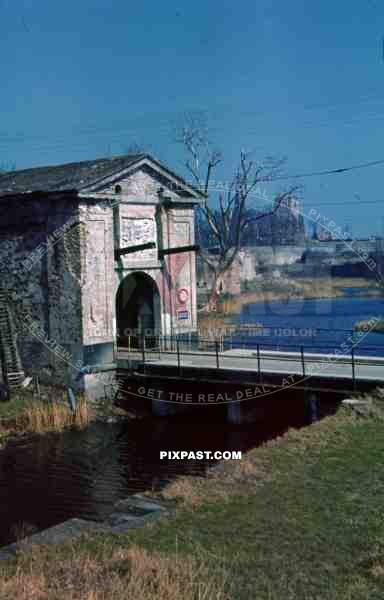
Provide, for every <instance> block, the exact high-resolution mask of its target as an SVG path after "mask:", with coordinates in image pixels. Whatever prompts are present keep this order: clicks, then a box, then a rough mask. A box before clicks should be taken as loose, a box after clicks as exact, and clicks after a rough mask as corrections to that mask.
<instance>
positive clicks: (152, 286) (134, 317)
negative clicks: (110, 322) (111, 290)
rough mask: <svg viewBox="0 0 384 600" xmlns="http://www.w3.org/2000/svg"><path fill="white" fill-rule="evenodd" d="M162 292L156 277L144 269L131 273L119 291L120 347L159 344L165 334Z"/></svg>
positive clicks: (118, 327)
mask: <svg viewBox="0 0 384 600" xmlns="http://www.w3.org/2000/svg"><path fill="white" fill-rule="evenodd" d="M161 333H162V330H161V312H160V295H159V291H158V289H157V286H156V283H155V282H154V281H153V279H152V277H150V276H149V275H147V274H146V273H143V272H142V271H135V272H133V273H131V274H129V275H127V276H126V277H125V278H124V279H123V281H122V282H121V283H120V285H119V288H118V290H117V294H116V338H117V345H118V346H119V347H129V348H141V347H142V345H143V344H144V343H145V346H146V347H150V346H153V345H155V343H156V340H157V338H158V336H159V335H161Z"/></svg>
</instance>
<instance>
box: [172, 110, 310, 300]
mask: <svg viewBox="0 0 384 600" xmlns="http://www.w3.org/2000/svg"><path fill="white" fill-rule="evenodd" d="M178 141H179V142H180V143H182V145H183V146H184V149H185V151H186V160H185V166H186V168H187V169H188V171H189V173H190V174H191V176H192V178H193V181H194V183H195V184H196V185H197V186H198V187H199V188H200V190H202V191H203V192H204V195H205V196H204V200H203V201H202V203H201V205H200V210H201V213H202V215H203V218H204V219H205V221H206V223H207V225H208V227H209V231H210V234H211V238H212V239H213V240H214V245H215V247H216V249H217V254H215V256H213V255H212V253H210V252H209V250H208V249H206V248H202V250H201V257H202V259H203V261H204V262H205V263H206V264H207V265H208V267H209V269H210V270H211V272H212V274H213V276H212V283H211V284H210V289H209V291H208V302H207V305H206V307H205V309H206V310H208V311H209V310H216V308H217V302H218V297H219V295H220V291H219V287H221V285H222V283H221V282H222V278H223V276H224V275H225V274H226V273H227V272H228V271H229V269H230V268H231V266H232V264H233V262H234V261H235V259H236V257H237V255H238V253H239V250H240V246H241V242H242V234H243V233H244V232H245V230H246V228H247V227H249V225H250V224H251V223H254V222H255V221H258V220H259V219H264V218H266V217H268V216H272V215H274V214H275V213H276V211H277V210H278V209H279V207H280V206H281V205H282V204H283V202H284V201H285V200H287V199H289V198H290V197H291V196H293V195H294V194H295V193H296V192H297V191H298V189H299V188H298V186H289V187H287V188H286V189H285V190H283V191H282V192H280V193H279V194H277V195H276V197H275V198H274V200H273V201H272V202H273V205H272V208H271V210H265V211H264V212H260V213H256V211H255V210H251V208H250V205H249V203H250V200H251V198H252V197H254V196H256V197H257V194H258V193H260V192H258V186H259V184H262V183H268V182H271V181H273V180H274V179H275V178H276V177H278V176H279V175H280V174H281V171H282V167H283V165H284V163H285V160H284V159H283V160H282V159H280V160H279V159H273V158H271V157H267V158H265V159H264V160H263V161H261V162H258V161H255V160H253V159H252V158H251V156H250V155H249V154H248V153H247V152H245V151H244V150H241V151H240V155H239V162H238V166H237V168H236V170H235V173H234V175H233V177H232V180H231V181H230V183H229V184H226V186H225V187H226V189H225V191H224V192H221V193H220V194H219V199H218V200H219V201H218V207H215V206H214V205H213V204H212V202H211V201H210V198H209V190H210V184H211V181H212V178H213V174H214V172H215V170H216V168H217V167H218V166H219V165H220V164H221V163H222V160H223V157H222V154H221V152H219V151H218V150H216V149H213V148H212V147H211V145H210V143H209V141H208V135H207V130H206V127H205V122H204V118H203V117H202V116H201V115H199V114H198V115H193V114H192V115H191V114H189V115H186V116H185V117H184V122H183V125H182V127H181V131H180V132H179V136H178Z"/></svg>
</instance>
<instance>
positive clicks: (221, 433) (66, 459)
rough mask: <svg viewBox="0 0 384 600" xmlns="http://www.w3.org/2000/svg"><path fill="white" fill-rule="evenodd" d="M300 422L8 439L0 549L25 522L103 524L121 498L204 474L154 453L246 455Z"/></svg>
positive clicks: (199, 422) (116, 428) (186, 422)
mask: <svg viewBox="0 0 384 600" xmlns="http://www.w3.org/2000/svg"><path fill="white" fill-rule="evenodd" d="M302 424H303V422H302V418H301V417H297V415H296V417H295V416H294V415H291V417H289V418H288V419H287V417H286V416H284V418H282V419H279V421H278V422H276V420H274V421H273V424H272V423H271V424H267V423H264V424H263V425H262V427H261V426H260V425H259V426H257V425H256V424H252V425H244V426H233V425H232V426H231V425H228V424H225V423H222V422H221V423H215V422H212V420H211V419H210V420H209V421H208V420H205V417H204V415H203V414H202V415H201V416H200V418H195V417H193V418H192V419H191V418H188V419H186V418H185V417H184V418H183V419H173V420H165V419H152V418H149V419H144V420H142V421H130V422H123V423H117V424H116V423H115V424H106V423H96V424H93V425H92V426H91V427H89V429H88V430H87V431H84V432H74V431H71V432H66V433H64V434H49V435H45V436H31V437H25V438H22V439H18V440H14V441H12V442H11V443H9V445H8V446H7V447H6V448H5V449H4V450H2V451H1V452H0V545H4V544H7V543H9V542H11V541H13V540H14V539H15V529H17V527H18V526H20V524H21V523H27V524H28V526H33V527H34V528H35V529H36V530H41V529H44V528H45V527H49V526H51V525H54V524H57V523H60V522H62V521H64V520H66V519H69V518H72V517H82V518H85V519H92V520H99V519H103V518H104V517H105V516H106V515H107V514H108V513H109V512H110V511H111V508H112V505H113V504H114V503H115V502H116V501H117V500H119V499H121V498H123V497H126V496H127V495H128V494H132V493H136V492H141V491H144V490H151V489H159V488H161V487H162V486H164V485H165V484H166V483H167V482H169V481H170V480H172V479H173V478H175V477H176V476H177V475H180V474H187V473H188V474H194V475H202V476H203V475H204V473H205V472H206V469H207V467H208V465H209V461H204V462H203V461H186V460H185V461H181V460H174V461H168V460H160V458H159V456H160V450H221V451H223V450H243V451H245V450H247V449H249V448H251V447H254V446H257V445H259V444H260V443H262V442H264V441H266V440H268V439H271V438H273V437H274V436H276V435H279V434H281V433H283V432H284V430H286V429H287V427H288V426H289V425H292V426H300V425H302Z"/></svg>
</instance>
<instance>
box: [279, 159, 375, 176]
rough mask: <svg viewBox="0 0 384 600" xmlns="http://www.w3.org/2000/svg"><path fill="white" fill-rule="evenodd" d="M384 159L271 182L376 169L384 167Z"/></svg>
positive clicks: (301, 174)
mask: <svg viewBox="0 0 384 600" xmlns="http://www.w3.org/2000/svg"><path fill="white" fill-rule="evenodd" d="M383 164H384V159H381V160H373V161H371V162H366V163H361V164H359V165H353V166H351V167H342V168H340V169H328V170H326V171H312V172H309V173H300V174H299V175H277V176H276V177H273V178H272V179H270V180H269V181H276V180H280V179H302V178H304V177H320V176H322V175H335V174H339V173H346V172H347V171H354V170H356V169H366V168H367V167H375V166H377V165H383Z"/></svg>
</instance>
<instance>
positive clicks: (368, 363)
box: [118, 348, 384, 383]
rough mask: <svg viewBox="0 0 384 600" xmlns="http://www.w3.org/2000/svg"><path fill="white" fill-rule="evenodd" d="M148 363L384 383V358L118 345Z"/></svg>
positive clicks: (128, 356)
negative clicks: (179, 349)
mask: <svg viewBox="0 0 384 600" xmlns="http://www.w3.org/2000/svg"><path fill="white" fill-rule="evenodd" d="M127 360H128V361H130V362H131V364H132V365H139V364H141V365H143V364H145V366H147V367H150V366H151V365H153V366H156V367H161V366H162V365H163V366H164V367H176V368H178V367H181V368H183V367H184V368H188V369H196V370H203V369H219V370H220V371H238V372H241V371H246V372H254V373H255V374H257V373H259V374H260V373H265V374H267V373H269V374H275V375H284V376H289V375H300V376H303V375H305V376H307V377H310V376H316V377H324V378H328V379H332V378H334V379H339V378H340V379H350V380H351V381H353V380H360V381H376V382H378V383H381V382H382V383H384V358H382V357H372V356H357V355H356V356H354V357H352V356H350V355H342V356H341V357H339V358H337V359H336V357H335V356H333V357H332V358H331V355H330V354H314V353H309V352H305V353H303V354H301V353H300V352H281V351H273V350H260V351H259V352H257V351H256V350H242V349H234V350H227V351H223V352H218V351H216V352H207V351H188V350H184V349H183V351H182V352H176V351H174V352H171V351H163V350H162V351H159V350H156V349H152V350H146V351H145V352H144V353H143V352H140V351H128V350H127V349H123V348H119V350H118V361H127Z"/></svg>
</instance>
